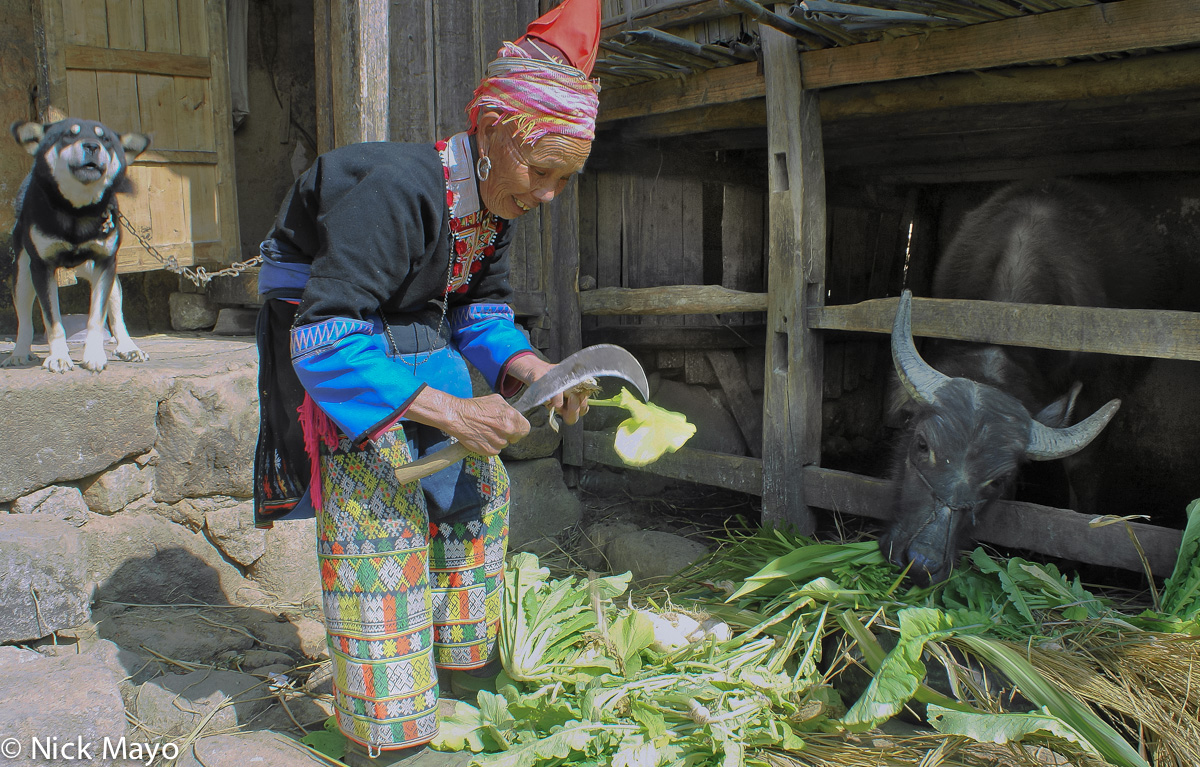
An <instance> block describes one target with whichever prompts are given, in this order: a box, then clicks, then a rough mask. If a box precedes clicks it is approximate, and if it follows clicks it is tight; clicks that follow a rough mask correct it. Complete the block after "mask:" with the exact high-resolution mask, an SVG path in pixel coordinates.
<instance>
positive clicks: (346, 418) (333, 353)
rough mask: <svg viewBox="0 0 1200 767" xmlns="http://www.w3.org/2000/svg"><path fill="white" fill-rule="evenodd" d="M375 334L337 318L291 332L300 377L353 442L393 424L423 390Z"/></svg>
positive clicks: (367, 326)
mask: <svg viewBox="0 0 1200 767" xmlns="http://www.w3.org/2000/svg"><path fill="white" fill-rule="evenodd" d="M372 328H373V326H372V324H371V323H370V322H366V321H363V320H351V319H342V318H336V319H330V320H324V321H322V322H316V323H313V324H311V325H304V326H302V327H298V328H293V329H292V367H294V368H295V369H296V376H297V377H298V378H299V379H300V383H301V384H302V385H303V386H304V389H305V391H307V392H308V394H309V396H310V397H312V398H313V401H314V402H316V403H317V405H318V406H320V408H321V410H323V411H325V413H326V415H328V416H329V417H330V418H331V419H333V422H334V423H336V424H337V426H338V428H339V429H341V430H342V433H344V434H346V435H347V436H349V437H350V438H351V440H353V441H354V442H361V441H362V440H364V439H366V438H368V437H371V436H373V435H374V434H375V433H376V432H377V431H379V430H380V429H382V428H383V427H385V426H388V425H390V424H392V423H394V422H395V421H396V419H398V418H399V417H400V416H401V415H403V413H404V411H405V410H407V409H408V406H409V405H411V404H412V401H413V399H414V398H415V397H416V396H417V394H418V393H420V391H421V389H422V388H423V387H424V386H425V384H424V383H422V382H421V381H419V380H418V379H417V378H416V377H415V376H414V375H413V373H412V372H411V371H410V370H408V369H407V368H406V367H405V366H404V365H402V364H397V363H396V362H395V361H393V360H392V359H391V358H389V357H388V355H387V354H386V353H385V352H384V351H383V350H382V349H380V347H379V346H378V341H377V339H378V337H377V336H374V335H372Z"/></svg>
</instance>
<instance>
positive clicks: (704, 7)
mask: <svg viewBox="0 0 1200 767" xmlns="http://www.w3.org/2000/svg"><path fill="white" fill-rule="evenodd" d="M626 7H627V8H631V6H630V5H629V4H626ZM736 13H738V11H737V9H736V8H732V7H731V6H730V5H729V4H728V3H726V2H725V0H684V1H683V2H675V3H660V4H658V5H654V6H651V7H649V8H641V9H639V10H637V11H633V10H631V11H630V12H629V13H627V14H622V15H619V16H610V17H608V18H607V19H604V20H603V21H602V22H601V28H600V39H601V40H607V39H608V38H610V37H616V36H617V35H619V34H621V33H622V32H628V31H629V30H632V29H643V28H645V27H654V28H655V29H663V28H666V27H679V26H683V25H685V24H696V23H699V22H701V21H708V20H709V19H721V18H724V17H726V16H733V15H734V14H736Z"/></svg>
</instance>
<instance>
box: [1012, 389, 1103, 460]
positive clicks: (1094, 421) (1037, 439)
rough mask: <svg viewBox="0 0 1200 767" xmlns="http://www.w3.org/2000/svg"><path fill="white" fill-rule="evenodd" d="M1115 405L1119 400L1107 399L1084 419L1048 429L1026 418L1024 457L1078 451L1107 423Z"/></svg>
mask: <svg viewBox="0 0 1200 767" xmlns="http://www.w3.org/2000/svg"><path fill="white" fill-rule="evenodd" d="M1119 407H1121V400H1119V399H1114V400H1109V402H1108V403H1107V404H1105V405H1104V406H1103V407H1101V408H1100V409H1099V410H1097V411H1096V412H1095V413H1092V414H1091V415H1090V416H1088V417H1087V418H1086V419H1084V420H1082V421H1080V422H1079V423H1077V424H1075V425H1074V426H1064V427H1063V428H1061V429H1052V428H1050V427H1049V426H1046V425H1045V424H1043V423H1039V422H1038V421H1030V423H1029V447H1027V448H1025V457H1026V458H1028V459H1029V460H1031V461H1052V460H1054V459H1055V458H1066V457H1067V456H1068V455H1074V454H1075V453H1078V452H1079V451H1080V450H1083V449H1084V448H1085V447H1087V446H1088V443H1089V442H1091V441H1092V440H1094V439H1095V438H1096V437H1098V436H1100V432H1102V431H1104V427H1105V426H1108V422H1109V421H1111V420H1112V417H1113V416H1114V415H1116V412H1117V408H1119Z"/></svg>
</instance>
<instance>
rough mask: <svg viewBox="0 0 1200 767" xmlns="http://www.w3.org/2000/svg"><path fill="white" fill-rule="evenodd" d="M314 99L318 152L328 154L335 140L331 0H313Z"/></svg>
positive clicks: (334, 144)
mask: <svg viewBox="0 0 1200 767" xmlns="http://www.w3.org/2000/svg"><path fill="white" fill-rule="evenodd" d="M312 7H313V100H314V101H315V102H316V105H315V106H316V112H317V154H325V153H326V152H328V151H329V150H330V149H333V148H334V147H335V146H337V144H336V143H334V135H335V131H334V126H333V118H334V106H333V56H334V49H333V47H332V40H331V36H332V34H333V31H332V30H333V9H332V7H331V6H330V3H329V2H328V0H313V4H312Z"/></svg>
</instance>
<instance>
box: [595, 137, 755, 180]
mask: <svg viewBox="0 0 1200 767" xmlns="http://www.w3.org/2000/svg"><path fill="white" fill-rule="evenodd" d="M755 159H756V158H746V157H737V158H729V157H714V156H713V153H712V152H703V151H694V150H692V149H691V148H690V147H681V146H675V147H671V148H670V149H667V148H665V147H654V148H650V147H647V146H644V145H641V144H626V143H622V142H621V141H617V140H604V141H598V142H596V143H595V144H593V145H592V153H591V154H590V155H588V161H587V171H588V172H589V173H596V172H613V173H629V174H633V175H637V176H643V177H648V178H698V179H702V180H704V181H711V180H712V179H714V178H719V179H721V181H722V182H723V183H725V184H736V185H740V186H749V187H754V188H755V189H765V188H766V183H767V182H766V168H765V166H764V165H762V164H761V163H760V162H756V161H755Z"/></svg>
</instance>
